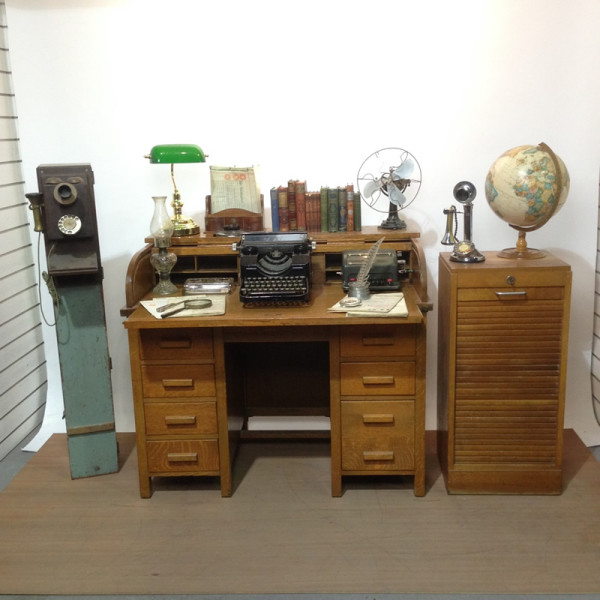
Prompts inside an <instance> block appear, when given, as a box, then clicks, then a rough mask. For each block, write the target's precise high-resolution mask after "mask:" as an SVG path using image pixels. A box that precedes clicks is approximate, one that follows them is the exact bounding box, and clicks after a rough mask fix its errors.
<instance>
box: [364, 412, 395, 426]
mask: <svg viewBox="0 0 600 600" xmlns="http://www.w3.org/2000/svg"><path fill="white" fill-rule="evenodd" d="M393 422H394V415H376V414H375V415H363V423H366V424H370V423H393Z"/></svg>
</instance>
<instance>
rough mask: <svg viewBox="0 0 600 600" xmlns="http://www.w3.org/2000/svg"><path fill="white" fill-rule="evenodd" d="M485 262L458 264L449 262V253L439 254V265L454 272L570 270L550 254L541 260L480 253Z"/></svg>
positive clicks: (489, 252)
mask: <svg viewBox="0 0 600 600" xmlns="http://www.w3.org/2000/svg"><path fill="white" fill-rule="evenodd" d="M482 254H483V255H484V256H485V260H484V261H483V262H480V263H459V262H454V261H452V260H450V256H451V253H450V252H440V263H441V264H443V265H445V266H446V267H447V268H448V269H450V270H451V271H455V272H462V271H478V270H484V269H513V270H514V269H549V268H552V269H564V270H570V269H571V267H570V266H569V265H568V264H567V263H566V262H564V261H563V260H561V259H560V258H557V257H556V256H554V255H553V254H551V253H550V252H547V253H546V256H544V257H542V258H532V259H525V258H517V259H512V258H501V257H500V256H498V252H496V251H487V252H482Z"/></svg>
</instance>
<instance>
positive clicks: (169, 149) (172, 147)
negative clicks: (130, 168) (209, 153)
mask: <svg viewBox="0 0 600 600" xmlns="http://www.w3.org/2000/svg"><path fill="white" fill-rule="evenodd" d="M147 158H149V159H150V162H151V163H153V164H160V163H167V164H171V165H172V164H175V163H203V162H206V157H205V155H204V152H203V151H202V148H200V146H197V145H196V144H161V145H159V146H154V147H153V148H152V150H150V154H148V156H147Z"/></svg>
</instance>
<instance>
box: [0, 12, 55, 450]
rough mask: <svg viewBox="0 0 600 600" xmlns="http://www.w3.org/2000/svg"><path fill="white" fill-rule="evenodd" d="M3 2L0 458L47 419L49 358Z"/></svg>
mask: <svg viewBox="0 0 600 600" xmlns="http://www.w3.org/2000/svg"><path fill="white" fill-rule="evenodd" d="M29 218H30V215H29V211H28V209H27V202H26V200H25V192H24V187H23V177H22V171H21V159H20V154H19V140H18V134H17V115H16V112H15V102H14V94H13V91H12V77H11V71H10V60H9V52H8V29H7V24H6V7H5V4H4V2H2V3H0V459H2V458H3V457H4V456H6V454H8V452H10V451H11V450H12V449H13V448H14V447H16V446H17V445H18V444H19V442H21V441H22V440H23V438H24V437H25V436H26V435H27V434H28V433H30V432H31V431H33V430H34V429H35V427H36V426H37V425H39V424H40V423H41V422H42V419H43V416H44V406H45V402H46V388H47V381H46V362H45V356H44V342H43V336H42V325H41V313H40V306H39V293H38V285H37V281H36V269H35V265H34V260H33V251H32V246H31V236H30V225H29V222H28V219H29Z"/></svg>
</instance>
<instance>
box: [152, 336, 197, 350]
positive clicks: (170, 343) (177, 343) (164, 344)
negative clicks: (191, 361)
mask: <svg viewBox="0 0 600 600" xmlns="http://www.w3.org/2000/svg"><path fill="white" fill-rule="evenodd" d="M158 347H159V348H164V349H167V350H170V349H173V348H191V347H192V340H191V339H190V338H180V339H177V340H160V342H159V343H158Z"/></svg>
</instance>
